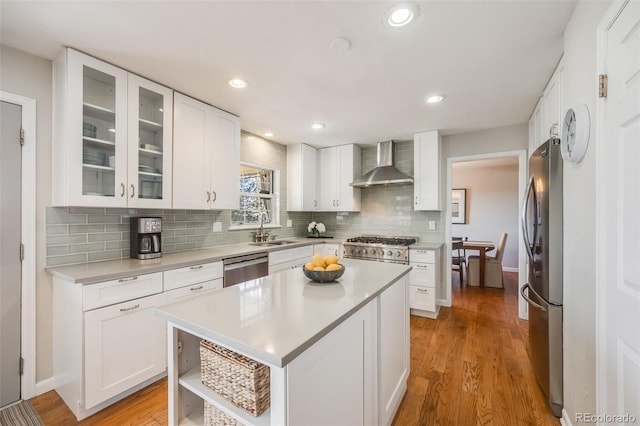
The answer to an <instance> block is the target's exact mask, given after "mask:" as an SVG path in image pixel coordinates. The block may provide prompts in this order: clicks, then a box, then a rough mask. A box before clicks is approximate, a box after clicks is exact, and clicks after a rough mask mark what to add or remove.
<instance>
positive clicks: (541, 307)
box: [520, 283, 547, 312]
mask: <svg viewBox="0 0 640 426" xmlns="http://www.w3.org/2000/svg"><path fill="white" fill-rule="evenodd" d="M525 290H529V291H533V292H534V293H535V291H534V290H533V289H532V288H531V286H530V285H529V283H526V284H525V285H523V286H522V288H521V289H520V294H521V295H522V297H523V298H524V300H526V301H527V302H529V303H530V304H531V306H533V307H534V308H536V309H540V310H541V311H542V312H547V308H545V307H544V306H542V305H540V304H539V303H536V302H534V301H533V300H531V299H529V295H528V294H525V292H524V291H525ZM527 293H528V291H527Z"/></svg>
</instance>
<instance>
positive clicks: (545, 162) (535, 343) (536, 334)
mask: <svg viewBox="0 0 640 426" xmlns="http://www.w3.org/2000/svg"><path fill="white" fill-rule="evenodd" d="M529 174H530V177H529V182H528V186H527V190H526V192H525V199H524V201H523V207H522V218H521V220H522V230H523V235H524V245H525V250H526V251H527V256H528V262H529V268H528V270H529V276H528V282H527V284H525V285H524V286H523V287H522V289H521V290H520V292H521V294H522V297H524V298H525V299H526V300H527V302H528V304H529V309H528V311H529V359H530V360H531V365H532V367H533V370H534V373H535V375H536V378H537V379H538V383H539V384H540V386H541V387H542V390H543V391H544V393H545V395H546V397H547V400H548V401H549V405H550V407H551V410H552V411H553V414H555V415H556V417H561V416H562V405H563V403H562V156H561V154H560V140H559V139H556V138H552V139H549V140H548V141H547V142H545V143H544V144H543V145H542V146H540V148H538V149H537V150H536V151H535V152H534V153H533V154H532V155H531V157H530V158H529Z"/></svg>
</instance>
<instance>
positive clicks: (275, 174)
mask: <svg viewBox="0 0 640 426" xmlns="http://www.w3.org/2000/svg"><path fill="white" fill-rule="evenodd" d="M240 166H241V167H242V166H246V167H253V168H256V169H262V170H268V171H270V172H271V175H272V182H271V193H270V194H256V193H254V192H242V191H240V195H239V197H243V196H250V197H258V198H265V199H270V200H271V223H268V224H267V223H265V224H264V225H263V228H264V229H273V228H281V227H282V225H281V224H280V170H278V169H276V168H273V167H269V166H265V165H262V164H256V163H250V162H248V161H240ZM239 185H240V179H238V186H239ZM237 210H240V209H233V210H231V214H230V217H229V221H230V226H229V230H232V231H233V230H246V229H259V228H260V224H259V223H255V224H254V223H248V224H234V223H233V220H232V218H233V212H234V211H237Z"/></svg>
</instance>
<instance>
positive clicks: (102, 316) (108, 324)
mask: <svg viewBox="0 0 640 426" xmlns="http://www.w3.org/2000/svg"><path fill="white" fill-rule="evenodd" d="M165 300H166V295H165V294H164V293H163V291H162V272H156V273H152V274H144V275H134V276H130V277H125V278H121V279H116V280H111V281H105V282H100V283H95V284H85V285H82V284H77V283H73V282H70V281H66V280H63V279H61V278H58V277H56V276H54V279H53V364H54V365H53V368H54V378H55V389H56V392H58V394H59V395H60V397H61V398H62V399H63V400H64V402H65V403H66V404H67V406H68V407H69V408H70V409H71V411H72V412H73V414H74V415H75V416H76V418H77V419H78V420H82V419H84V418H85V417H88V416H90V415H92V414H94V413H96V412H98V411H100V410H102V409H103V408H105V407H107V406H109V405H111V404H113V403H114V402H116V401H118V400H119V399H122V398H124V397H125V396H127V395H129V394H131V393H133V392H135V391H137V390H138V389H141V388H142V387H144V386H147V385H148V384H150V383H152V382H154V381H155V380H158V379H159V378H161V377H162V376H163V375H165V374H166V368H167V352H166V348H167V343H166V342H167V339H166V333H167V332H166V322H165V321H164V320H162V319H161V318H158V317H157V316H156V315H155V314H154V313H153V308H155V307H158V306H162V305H164V304H165Z"/></svg>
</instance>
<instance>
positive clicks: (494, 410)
mask: <svg viewBox="0 0 640 426" xmlns="http://www.w3.org/2000/svg"><path fill="white" fill-rule="evenodd" d="M504 277H505V289H504V290H502V289H494V288H483V289H480V288H478V287H469V286H465V287H463V288H460V286H459V285H458V281H457V274H455V276H454V286H453V307H452V308H441V310H440V316H439V317H438V320H436V321H433V320H430V319H427V318H421V317H416V316H411V374H410V375H409V381H408V389H407V393H406V394H405V396H404V399H403V400H402V403H401V405H400V408H399V409H398V412H397V414H396V417H395V419H394V422H393V425H394V426H411V425H426V426H432V425H460V426H467V425H495V426H498V425H535V426H539V425H558V424H559V420H558V419H557V418H556V417H554V416H553V413H552V412H551V410H550V409H549V407H548V405H547V403H546V400H545V397H544V394H543V393H542V390H541V389H540V387H539V386H538V383H537V382H536V378H535V376H534V375H533V370H532V369H531V364H530V363H529V357H528V353H527V350H528V324H527V322H526V321H523V320H520V319H519V318H518V296H517V288H518V275H517V273H513V272H512V273H510V272H506V273H505V274H504Z"/></svg>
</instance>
